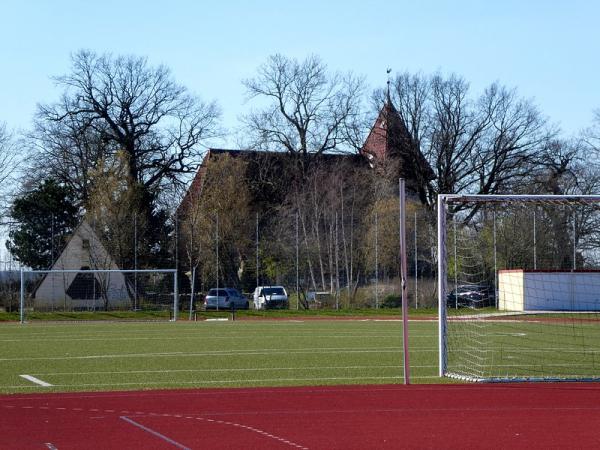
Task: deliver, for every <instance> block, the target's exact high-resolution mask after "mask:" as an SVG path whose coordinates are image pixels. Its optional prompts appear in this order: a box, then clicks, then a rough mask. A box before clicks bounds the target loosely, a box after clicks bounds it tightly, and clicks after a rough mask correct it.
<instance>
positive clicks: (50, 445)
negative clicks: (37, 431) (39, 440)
mask: <svg viewBox="0 0 600 450" xmlns="http://www.w3.org/2000/svg"><path fill="white" fill-rule="evenodd" d="M44 445H45V446H46V447H48V448H49V449H50V450H58V449H57V448H56V447H55V446H54V444H52V443H51V442H46V443H45V444H44Z"/></svg>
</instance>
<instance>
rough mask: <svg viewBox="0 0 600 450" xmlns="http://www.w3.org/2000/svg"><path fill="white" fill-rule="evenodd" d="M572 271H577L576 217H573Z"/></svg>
mask: <svg viewBox="0 0 600 450" xmlns="http://www.w3.org/2000/svg"><path fill="white" fill-rule="evenodd" d="M573 270H577V217H576V216H575V215H573Z"/></svg>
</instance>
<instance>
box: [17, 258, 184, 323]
mask: <svg viewBox="0 0 600 450" xmlns="http://www.w3.org/2000/svg"><path fill="white" fill-rule="evenodd" d="M20 278H21V282H20V315H21V322H25V321H26V320H29V319H31V318H36V317H40V318H43V317H44V315H46V316H50V314H54V315H59V317H61V318H63V317H64V318H69V317H72V318H74V319H77V318H79V317H81V318H89V317H93V315H91V313H92V314H93V313H96V314H97V315H98V317H99V316H100V315H101V314H106V313H112V314H111V316H110V317H114V318H115V319H118V318H132V319H135V318H146V319H148V318H156V319H170V320H177V311H178V309H179V305H178V297H179V295H178V286H177V276H176V271H175V270H174V269H148V270H112V269H88V270H68V269H64V270H56V269H54V270H28V271H25V270H24V271H21V274H20ZM61 313H65V314H62V315H61Z"/></svg>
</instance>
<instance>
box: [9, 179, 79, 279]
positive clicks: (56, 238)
mask: <svg viewBox="0 0 600 450" xmlns="http://www.w3.org/2000/svg"><path fill="white" fill-rule="evenodd" d="M10 215H11V218H12V220H13V221H14V222H16V223H17V225H16V227H15V228H13V229H12V230H11V231H10V232H9V235H8V240H7V242H6V247H7V248H8V250H9V251H10V252H11V253H12V254H13V255H14V257H15V258H16V259H17V260H18V261H19V262H20V263H21V264H23V265H25V266H28V267H31V268H32V269H47V268H50V267H51V266H52V263H53V261H54V260H56V258H57V257H58V256H59V255H60V252H61V250H62V248H63V247H64V245H65V243H66V239H67V237H68V236H69V235H70V234H71V232H72V231H73V229H74V228H75V226H76V225H77V223H78V222H79V211H78V208H77V207H76V206H75V204H74V193H73V192H72V190H71V189H70V188H68V187H66V186H64V185H62V184H59V183H58V182H56V181H55V180H53V179H49V180H44V181H43V182H42V183H41V184H40V185H39V186H37V187H36V188H35V189H33V190H32V191H29V192H27V193H25V194H23V195H21V196H20V197H17V198H16V199H15V200H14V202H13V204H12V206H11V209H10Z"/></svg>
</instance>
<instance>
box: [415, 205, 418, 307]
mask: <svg viewBox="0 0 600 450" xmlns="http://www.w3.org/2000/svg"><path fill="white" fill-rule="evenodd" d="M417 252H418V246H417V212H416V211H415V309H419V258H418V254H417Z"/></svg>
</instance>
